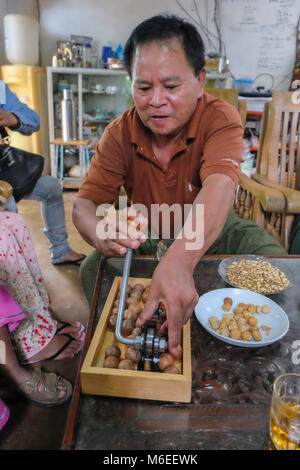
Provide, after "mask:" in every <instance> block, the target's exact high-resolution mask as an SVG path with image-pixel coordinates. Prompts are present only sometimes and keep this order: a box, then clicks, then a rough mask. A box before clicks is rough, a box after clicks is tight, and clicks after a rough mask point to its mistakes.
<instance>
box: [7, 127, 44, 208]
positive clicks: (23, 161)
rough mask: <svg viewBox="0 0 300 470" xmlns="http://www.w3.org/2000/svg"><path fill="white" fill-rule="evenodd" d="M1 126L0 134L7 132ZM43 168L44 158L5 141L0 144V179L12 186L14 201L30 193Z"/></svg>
mask: <svg viewBox="0 0 300 470" xmlns="http://www.w3.org/2000/svg"><path fill="white" fill-rule="evenodd" d="M3 129H4V128H3V127H2V128H0V134H1V135H2V137H3V138H5V137H6V136H7V133H6V131H5V129H4V131H3ZM43 168H44V158H43V157H42V156H41V155H37V154H35V153H30V152H26V151H25V150H21V149H18V148H15V147H11V146H10V145H8V144H6V143H4V144H3V143H2V144H0V180H3V181H7V182H8V183H10V184H11V186H12V188H13V196H14V198H15V200H16V202H18V201H20V199H22V197H24V196H26V195H27V194H30V193H31V191H32V190H33V188H34V186H35V185H36V183H37V180H38V179H39V177H40V176H41V174H42V172H43Z"/></svg>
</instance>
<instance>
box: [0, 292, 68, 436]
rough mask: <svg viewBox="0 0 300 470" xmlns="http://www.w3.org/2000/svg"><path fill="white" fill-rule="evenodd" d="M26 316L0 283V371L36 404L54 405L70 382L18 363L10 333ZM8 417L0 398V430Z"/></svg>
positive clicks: (61, 400)
mask: <svg viewBox="0 0 300 470" xmlns="http://www.w3.org/2000/svg"><path fill="white" fill-rule="evenodd" d="M25 320H26V315H25V313H24V312H23V311H22V309H21V307H20V306H19V305H18V303H17V302H16V301H15V300H14V298H13V297H12V296H11V295H10V294H9V293H8V292H7V291H6V289H4V287H3V286H0V341H1V345H4V348H1V352H0V353H1V354H3V355H4V357H0V364H1V366H0V371H1V375H2V374H4V375H6V376H7V378H8V379H11V380H12V381H13V382H14V384H15V385H16V386H17V387H18V389H19V390H20V391H22V392H23V394H24V395H25V396H26V397H27V398H28V399H29V400H30V401H32V402H33V403H35V404H38V405H40V406H58V405H62V404H64V403H66V401H68V400H69V399H70V397H71V395H72V385H71V383H70V382H69V381H68V380H66V379H63V378H62V377H59V376H57V375H56V374H54V373H45V372H44V373H43V372H42V371H41V369H38V368H37V369H34V370H33V371H30V370H28V369H26V368H24V367H22V366H21V365H20V364H19V361H18V359H17V357H16V354H15V351H14V348H13V345H12V343H11V339H10V334H12V333H13V332H14V331H15V330H16V329H18V327H19V325H20V324H21V323H22V322H23V321H25ZM8 418H9V410H8V408H7V407H6V405H5V404H4V403H3V401H2V400H1V399H0V431H1V429H2V428H3V427H4V425H5V424H6V422H7V420H8Z"/></svg>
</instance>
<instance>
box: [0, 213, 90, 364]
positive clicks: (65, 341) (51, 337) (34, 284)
mask: <svg viewBox="0 0 300 470" xmlns="http://www.w3.org/2000/svg"><path fill="white" fill-rule="evenodd" d="M0 286H2V287H3V288H5V290H6V291H7V292H8V293H9V294H10V295H11V296H12V298H13V299H14V300H15V301H16V302H17V303H18V305H20V307H21V308H22V311H23V312H24V319H23V320H22V321H21V322H19V324H18V326H17V327H16V328H14V329H13V331H12V332H11V337H12V340H13V343H14V345H15V348H16V351H17V354H18V359H19V361H20V362H21V363H22V364H32V363H34V362H38V361H41V360H45V359H56V360H59V359H64V358H69V357H73V356H74V355H75V354H76V353H78V352H79V351H80V350H81V349H82V346H83V341H84V336H85V334H84V326H83V325H82V324H81V323H79V322H75V321H74V322H71V323H70V324H69V323H65V322H59V321H57V320H55V319H54V318H53V315H52V312H51V307H50V302H49V297H48V294H47V291H46V288H45V285H44V282H43V277H42V273H41V270H40V267H39V264H38V261H37V258H36V255H35V251H34V248H33V245H32V241H31V237H30V234H29V231H28V228H27V226H26V223H25V221H24V219H23V218H22V217H21V216H20V215H18V214H15V213H13V212H7V211H2V212H0ZM2 313H3V315H4V316H5V313H6V312H5V308H3V309H2Z"/></svg>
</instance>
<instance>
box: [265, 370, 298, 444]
mask: <svg viewBox="0 0 300 470" xmlns="http://www.w3.org/2000/svg"><path fill="white" fill-rule="evenodd" d="M270 436H271V439H272V442H273V444H274V446H275V448H276V449H277V450H300V374H294V373H289V374H282V375H280V376H279V377H277V379H276V380H275V382H274V385H273V394H272V403H271V412H270Z"/></svg>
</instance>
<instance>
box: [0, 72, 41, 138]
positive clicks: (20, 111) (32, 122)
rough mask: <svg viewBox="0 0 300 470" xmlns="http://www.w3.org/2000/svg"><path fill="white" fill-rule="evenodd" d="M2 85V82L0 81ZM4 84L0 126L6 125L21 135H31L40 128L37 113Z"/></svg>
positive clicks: (0, 106) (0, 108)
mask: <svg viewBox="0 0 300 470" xmlns="http://www.w3.org/2000/svg"><path fill="white" fill-rule="evenodd" d="M0 84H2V86H3V82H1V81H0ZM4 85H5V93H4V95H5V99H4V103H0V126H3V127H8V128H9V129H11V130H13V131H17V132H20V134H23V135H31V134H32V133H33V132H36V131H38V130H39V128H40V118H39V115H38V114H37V113H36V112H35V111H33V109H30V108H29V107H28V106H27V105H26V104H25V103H22V102H21V101H20V100H19V99H18V98H17V96H16V95H15V94H14V93H13V92H12V91H11V90H10V89H9V87H8V86H7V84H4Z"/></svg>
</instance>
